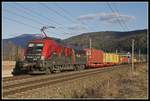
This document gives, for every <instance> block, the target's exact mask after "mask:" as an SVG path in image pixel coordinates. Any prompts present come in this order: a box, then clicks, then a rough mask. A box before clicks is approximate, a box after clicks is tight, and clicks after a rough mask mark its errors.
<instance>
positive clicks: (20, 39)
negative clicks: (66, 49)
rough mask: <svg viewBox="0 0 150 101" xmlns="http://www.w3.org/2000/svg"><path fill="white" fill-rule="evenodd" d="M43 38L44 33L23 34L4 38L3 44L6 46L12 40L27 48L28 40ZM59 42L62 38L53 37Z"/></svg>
mask: <svg viewBox="0 0 150 101" xmlns="http://www.w3.org/2000/svg"><path fill="white" fill-rule="evenodd" d="M40 38H42V35H40V34H22V35H20V36H17V37H14V38H9V39H3V46H5V45H6V44H7V43H8V42H12V43H14V44H15V45H17V46H20V47H22V48H25V47H26V45H27V43H28V41H30V40H33V39H40ZM52 39H54V40H55V41H57V42H60V39H57V38H52Z"/></svg>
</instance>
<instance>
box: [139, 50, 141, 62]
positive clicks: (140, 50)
mask: <svg viewBox="0 0 150 101" xmlns="http://www.w3.org/2000/svg"><path fill="white" fill-rule="evenodd" d="M140 57H141V50H140V49H139V62H140V61H141V59H140Z"/></svg>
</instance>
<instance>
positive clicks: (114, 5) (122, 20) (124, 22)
mask: <svg viewBox="0 0 150 101" xmlns="http://www.w3.org/2000/svg"><path fill="white" fill-rule="evenodd" d="M113 6H114V8H115V10H116V12H117V13H118V15H119V17H120V18H121V16H120V13H119V10H118V8H117V6H116V5H115V3H113ZM121 21H122V23H123V24H124V26H125V28H126V29H127V30H129V28H128V27H127V24H126V22H125V21H124V20H123V19H122V20H121Z"/></svg>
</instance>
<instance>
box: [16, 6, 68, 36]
mask: <svg viewBox="0 0 150 101" xmlns="http://www.w3.org/2000/svg"><path fill="white" fill-rule="evenodd" d="M15 5H18V4H16V3H15ZM19 6H20V5H19ZM20 7H21V8H22V9H24V11H26V12H28V13H27V15H28V14H29V15H31V14H30V13H32V14H35V15H36V17H38V18H39V17H44V20H47V21H49V20H50V21H52V22H53V23H54V24H56V25H62V24H61V23H57V22H56V21H54V20H52V19H50V18H46V17H47V16H41V14H39V13H37V12H35V11H33V10H31V9H28V8H26V7H25V6H23V5H21V6H20ZM29 12H30V13H29ZM40 19H41V18H40ZM41 21H43V19H41ZM42 25H43V24H42ZM62 26H63V25H62ZM62 28H63V27H62ZM58 30H60V31H61V30H62V32H64V34H69V33H66V32H65V31H64V30H63V29H58ZM69 35H70V34H69Z"/></svg>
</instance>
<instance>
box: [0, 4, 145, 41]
mask: <svg viewBox="0 0 150 101" xmlns="http://www.w3.org/2000/svg"><path fill="white" fill-rule="evenodd" d="M116 8H117V9H116ZM2 21H3V22H2V25H3V26H2V38H3V39H6V38H12V37H15V36H18V35H21V34H39V35H40V34H41V32H40V28H41V27H42V26H55V27H56V28H55V29H51V28H49V29H47V30H46V33H47V35H48V36H51V37H56V38H61V39H65V38H68V37H71V36H75V35H79V34H81V33H85V32H96V31H130V30H138V29H146V28H148V4H147V2H120V3H119V2H109V3H108V2H84V3H83V2H74V3H69V2H58V3H55V2H49V3H48V2H46V3H43V2H40V3H39V2H34V3H32V2H28V3H27V2H22V3H18V2H16V3H15V2H12V3H11V2H3V3H2Z"/></svg>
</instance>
